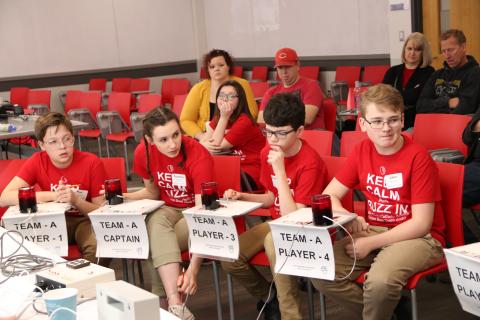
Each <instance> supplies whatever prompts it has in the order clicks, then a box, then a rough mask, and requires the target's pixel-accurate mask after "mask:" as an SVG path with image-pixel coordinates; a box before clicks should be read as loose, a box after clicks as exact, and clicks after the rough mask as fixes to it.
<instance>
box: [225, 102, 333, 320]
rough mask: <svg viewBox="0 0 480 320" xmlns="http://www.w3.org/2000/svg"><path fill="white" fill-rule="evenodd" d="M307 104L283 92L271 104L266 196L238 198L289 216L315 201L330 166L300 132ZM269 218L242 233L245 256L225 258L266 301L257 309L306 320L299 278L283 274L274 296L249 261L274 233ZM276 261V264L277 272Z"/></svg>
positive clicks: (264, 161) (263, 156)
mask: <svg viewBox="0 0 480 320" xmlns="http://www.w3.org/2000/svg"><path fill="white" fill-rule="evenodd" d="M304 119H305V106H304V104H303V103H302V101H301V100H300V99H299V98H298V97H297V96H296V95H293V94H289V93H282V94H277V95H275V96H273V97H272V99H270V101H269V103H268V105H267V107H266V108H265V122H266V127H265V129H264V134H265V136H266V137H267V142H268V144H267V145H266V146H265V147H264V148H263V150H262V152H261V153H260V166H261V167H260V182H261V183H262V185H263V186H265V189H266V193H264V194H249V193H242V192H238V191H234V190H227V192H226V196H228V197H229V198H233V199H241V200H246V201H255V202H261V203H262V204H263V207H264V208H270V213H271V216H272V218H273V219H275V218H278V217H280V216H282V215H286V214H289V213H291V212H293V211H295V210H297V209H300V208H303V207H306V206H308V205H310V203H311V196H312V195H313V194H317V193H319V192H320V190H322V189H323V187H324V186H325V178H326V168H325V165H324V163H323V161H322V159H320V157H319V156H318V154H317V152H316V151H315V150H313V148H312V147H310V146H309V145H308V144H307V143H306V142H305V141H304V140H302V139H300V136H301V134H302V132H303V130H304V127H303V124H304ZM269 232H270V227H269V225H268V223H267V222H264V223H262V224H259V225H256V226H255V227H253V228H251V229H249V230H248V231H246V232H244V233H243V234H242V235H240V237H239V241H240V256H239V259H238V260H237V261H235V262H222V267H223V268H224V270H226V271H227V272H229V273H230V274H231V275H232V276H233V278H234V279H235V280H238V282H239V283H240V284H242V285H243V286H244V287H245V288H246V289H247V290H248V292H249V293H250V294H251V295H253V296H255V297H257V298H258V299H260V301H259V303H258V305H257V308H258V309H259V310H260V309H261V308H262V307H263V304H264V301H265V302H266V306H265V310H264V311H265V319H280V314H279V312H278V305H277V297H278V303H279V305H280V311H281V319H283V320H290V319H292V320H293V319H301V307H300V299H299V294H298V285H297V282H296V280H295V278H294V277H290V276H285V275H280V274H277V275H276V276H275V284H276V287H277V289H276V294H275V292H274V293H273V294H271V295H269V286H270V284H269V283H268V281H267V280H266V279H265V278H264V277H263V276H262V275H261V274H260V273H259V272H258V271H256V270H255V268H253V267H252V266H251V265H249V263H248V261H249V260H250V259H251V258H252V257H253V256H255V255H256V254H257V253H259V252H260V251H262V250H263V249H264V239H265V237H266V236H267V235H268V234H269ZM273 268H274V264H272V265H271V269H272V270H273Z"/></svg>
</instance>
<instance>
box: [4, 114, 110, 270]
mask: <svg viewBox="0 0 480 320" xmlns="http://www.w3.org/2000/svg"><path fill="white" fill-rule="evenodd" d="M35 137H36V138H37V140H38V145H39V146H40V148H41V149H42V151H41V152H37V153H35V154H34V155H33V156H32V157H30V158H29V159H28V160H27V161H26V162H25V164H24V165H23V167H22V168H21V169H20V171H19V172H18V173H17V175H16V176H15V177H14V178H13V179H12V181H10V183H9V184H8V185H7V186H6V187H5V190H3V192H2V195H1V196H0V206H10V205H16V204H18V189H19V188H22V187H27V186H33V185H35V184H37V185H38V186H39V187H40V190H42V191H38V192H37V193H36V197H37V201H38V202H47V201H56V202H64V203H69V204H71V205H72V206H73V208H72V209H71V210H69V211H68V212H67V214H68V213H71V214H70V215H67V217H66V222H67V232H68V239H69V243H70V242H75V243H77V245H78V247H79V249H80V252H81V253H82V256H83V258H85V259H87V260H89V261H92V262H96V260H97V259H96V258H95V254H96V250H97V241H96V239H95V234H94V233H93V229H92V225H91V223H90V219H89V218H88V216H87V213H89V212H90V211H93V210H95V209H97V208H98V207H99V206H100V205H101V204H102V203H103V201H105V198H104V196H103V194H100V190H101V189H102V185H103V182H104V181H105V168H104V167H103V164H102V162H101V161H100V159H99V158H98V157H97V156H95V155H94V154H91V153H88V152H81V151H77V150H75V149H74V147H73V145H74V143H75V137H74V135H73V128H72V124H71V122H70V120H68V119H67V118H66V117H65V116H64V115H63V114H61V113H57V112H50V113H48V114H46V115H43V116H41V117H39V118H38V119H37V121H36V123H35Z"/></svg>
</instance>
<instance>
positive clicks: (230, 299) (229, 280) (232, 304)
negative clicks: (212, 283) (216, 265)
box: [227, 273, 235, 320]
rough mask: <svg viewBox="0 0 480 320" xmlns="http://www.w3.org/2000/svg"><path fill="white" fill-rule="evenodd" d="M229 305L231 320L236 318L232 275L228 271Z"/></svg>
mask: <svg viewBox="0 0 480 320" xmlns="http://www.w3.org/2000/svg"><path fill="white" fill-rule="evenodd" d="M227 290H228V306H229V310H230V320H235V305H234V302H233V284H232V275H231V274H230V273H227Z"/></svg>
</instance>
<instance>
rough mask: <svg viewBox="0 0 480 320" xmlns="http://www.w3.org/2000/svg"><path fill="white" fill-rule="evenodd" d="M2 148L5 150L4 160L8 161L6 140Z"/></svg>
mask: <svg viewBox="0 0 480 320" xmlns="http://www.w3.org/2000/svg"><path fill="white" fill-rule="evenodd" d="M4 148H5V159H7V160H8V140H5V143H4Z"/></svg>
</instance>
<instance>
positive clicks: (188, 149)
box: [124, 108, 213, 319]
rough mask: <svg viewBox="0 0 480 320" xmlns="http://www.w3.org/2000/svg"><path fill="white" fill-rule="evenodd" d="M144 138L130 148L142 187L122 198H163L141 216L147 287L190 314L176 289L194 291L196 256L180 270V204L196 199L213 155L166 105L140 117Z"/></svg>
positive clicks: (183, 246) (183, 238)
mask: <svg viewBox="0 0 480 320" xmlns="http://www.w3.org/2000/svg"><path fill="white" fill-rule="evenodd" d="M143 130H144V142H143V143H141V144H140V145H138V147H137V149H136V150H135V155H134V163H133V168H134V171H135V172H136V173H137V174H138V175H140V176H141V177H142V178H143V182H144V185H145V186H144V188H143V189H141V190H139V191H136V192H133V193H127V194H125V195H124V197H125V198H127V199H132V200H137V199H145V198H146V199H154V200H158V199H160V200H163V201H165V203H166V205H165V206H163V207H161V208H160V209H159V210H157V211H155V212H153V213H151V214H149V215H148V217H147V219H146V224H147V231H148V237H149V241H150V250H151V255H150V257H151V260H149V261H150V262H151V263H153V267H154V269H153V268H152V270H155V271H156V272H152V291H153V293H156V294H157V295H159V296H160V298H161V303H162V306H163V307H166V306H167V303H168V310H169V311H170V312H171V313H173V314H175V315H177V316H180V317H181V318H182V319H193V315H192V314H191V313H190V311H188V309H186V308H183V306H182V297H181V294H182V293H188V294H194V293H195V292H196V290H197V281H196V277H197V274H198V270H199V268H200V264H201V259H200V258H199V257H196V256H195V255H194V256H193V257H192V259H191V262H190V266H189V267H188V269H187V270H186V271H185V273H184V274H181V273H180V262H181V261H182V259H181V252H182V251H185V250H187V249H188V228H187V224H186V222H185V219H184V217H183V214H182V212H181V209H183V208H186V207H192V206H194V205H195V204H198V205H200V204H201V196H200V194H201V191H200V185H201V183H202V182H206V181H212V172H213V160H212V157H211V155H210V154H209V152H208V151H207V150H206V149H205V148H203V147H202V146H201V145H200V143H198V142H197V141H195V140H194V139H192V138H189V137H185V136H182V133H181V129H180V124H179V121H178V118H177V116H176V115H175V113H173V112H172V111H170V110H169V109H166V108H156V109H153V110H152V111H150V112H149V113H148V114H147V115H146V116H145V118H144V120H143Z"/></svg>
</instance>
